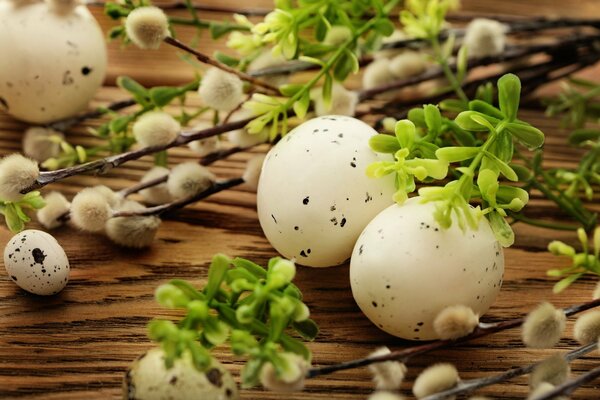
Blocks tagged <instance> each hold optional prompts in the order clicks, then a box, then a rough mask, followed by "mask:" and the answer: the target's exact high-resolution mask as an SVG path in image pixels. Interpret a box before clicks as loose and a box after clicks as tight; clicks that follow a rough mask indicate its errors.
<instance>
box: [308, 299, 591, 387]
mask: <svg viewBox="0 0 600 400" xmlns="http://www.w3.org/2000/svg"><path fill="white" fill-rule="evenodd" d="M598 306H600V299H597V300H593V301H590V302H587V303H582V304H577V305H574V306H571V307H567V308H564V309H563V312H564V313H565V316H567V317H569V316H572V315H575V314H578V313H580V312H583V311H586V310H589V309H591V308H595V307H598ZM523 321H524V317H523V318H516V319H512V320H507V321H501V322H493V323H479V326H477V327H476V328H475V330H474V331H473V332H472V333H471V334H469V335H467V336H463V337H461V338H458V339H456V340H436V341H433V342H429V343H425V344H420V345H417V346H413V347H409V348H406V349H403V350H396V351H392V352H391V353H388V354H383V355H380V356H371V357H365V358H359V359H356V360H351V361H346V362H343V363H339V364H334V365H328V366H325V367H317V368H311V369H309V370H308V372H307V373H306V377H307V378H314V377H316V376H320V375H326V374H330V373H332V372H336V371H343V370H346V369H352V368H358V367H364V366H367V365H371V364H374V363H378V362H382V361H401V362H406V361H407V360H409V359H411V358H412V357H415V356H417V355H421V354H424V353H428V352H430V351H434V350H438V349H441V348H444V347H449V346H454V345H456V344H459V343H464V342H468V341H470V340H473V339H478V338H481V337H484V336H488V335H491V334H493V333H497V332H501V331H504V330H506V329H511V328H516V327H518V326H520V325H522V324H523Z"/></svg>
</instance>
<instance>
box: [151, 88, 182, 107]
mask: <svg viewBox="0 0 600 400" xmlns="http://www.w3.org/2000/svg"><path fill="white" fill-rule="evenodd" d="M149 95H150V100H151V101H152V103H154V105H155V106H156V107H164V106H166V105H167V104H169V103H170V102H171V101H173V99H174V98H176V97H179V96H181V95H182V90H181V88H178V87H169V86H156V87H153V88H152V89H150V91H149Z"/></svg>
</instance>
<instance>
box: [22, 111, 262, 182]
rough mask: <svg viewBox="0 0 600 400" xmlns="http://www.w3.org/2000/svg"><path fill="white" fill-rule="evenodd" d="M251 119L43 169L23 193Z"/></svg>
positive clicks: (237, 127) (210, 134)
mask: <svg viewBox="0 0 600 400" xmlns="http://www.w3.org/2000/svg"><path fill="white" fill-rule="evenodd" d="M250 121H252V118H246V119H243V120H239V121H235V122H229V123H227V124H222V125H217V126H214V127H212V128H208V129H202V130H199V131H185V132H182V133H181V134H180V135H179V136H178V137H177V139H175V140H174V141H172V142H171V143H168V144H166V145H163V146H152V147H144V148H142V149H138V150H132V151H128V152H125V153H121V154H115V155H112V156H108V157H104V158H101V159H98V160H94V161H90V162H88V163H85V164H81V165H76V166H74V167H69V168H63V169H58V170H56V171H43V172H40V174H39V176H38V178H37V179H36V181H35V182H34V183H33V184H32V185H31V186H29V187H27V188H25V189H23V190H22V191H21V193H23V194H25V193H28V192H31V191H32V190H36V189H39V188H41V187H44V186H46V185H48V184H50V183H53V182H57V181H60V180H63V179H66V178H68V177H71V176H75V175H80V174H84V173H87V172H98V173H100V174H102V173H106V172H107V171H109V170H111V169H113V168H116V167H118V166H120V165H122V164H124V163H126V162H128V161H131V160H137V159H139V158H142V157H143V156H146V155H149V154H154V153H157V152H159V151H163V150H167V149H170V148H173V147H178V146H182V145H185V144H188V143H190V142H193V141H195V140H201V139H206V138H208V137H211V136H216V135H219V134H221V133H225V132H229V131H232V130H235V129H241V128H243V127H244V126H246V124H247V123H248V122H250Z"/></svg>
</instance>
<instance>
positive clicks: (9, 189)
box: [0, 154, 40, 201]
mask: <svg viewBox="0 0 600 400" xmlns="http://www.w3.org/2000/svg"><path fill="white" fill-rule="evenodd" d="M39 174H40V170H39V168H38V165H37V163H36V162H35V161H33V160H31V159H29V158H25V157H23V156H22V155H20V154H11V155H8V156H6V157H4V158H2V159H0V200H4V201H19V200H20V199H21V197H23V195H22V194H21V193H20V192H21V190H23V189H25V188H27V187H29V186H31V185H33V184H34V183H35V180H36V179H37V177H38V176H39Z"/></svg>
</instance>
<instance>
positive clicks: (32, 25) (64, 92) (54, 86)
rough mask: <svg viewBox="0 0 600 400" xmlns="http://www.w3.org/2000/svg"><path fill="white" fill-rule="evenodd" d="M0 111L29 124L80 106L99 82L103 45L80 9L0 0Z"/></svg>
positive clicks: (71, 112) (64, 114)
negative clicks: (59, 8)
mask: <svg viewBox="0 0 600 400" xmlns="http://www.w3.org/2000/svg"><path fill="white" fill-rule="evenodd" d="M0 49H2V55H1V56H0V110H4V111H6V112H8V113H9V114H11V115H12V116H14V117H16V118H18V119H21V120H23V121H27V122H31V123H47V122H51V121H55V120H59V119H63V118H66V117H70V116H72V115H74V114H77V113H78V112H80V111H82V110H83V109H85V108H86V106H87V104H88V102H89V101H90V100H91V99H92V97H93V96H94V94H95V93H96V91H97V90H98V88H99V87H100V85H101V84H102V82H103V80H104V75H105V72H106V46H105V42H104V36H103V34H102V31H101V29H100V27H99V25H98V23H97V22H96V20H95V19H94V17H93V16H92V14H91V13H90V12H89V11H88V9H87V8H86V7H85V6H82V5H80V6H77V7H75V8H74V9H73V10H72V11H70V12H66V13H59V12H57V11H54V10H51V9H50V8H49V5H48V3H47V2H27V1H21V2H19V1H9V0H0Z"/></svg>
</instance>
